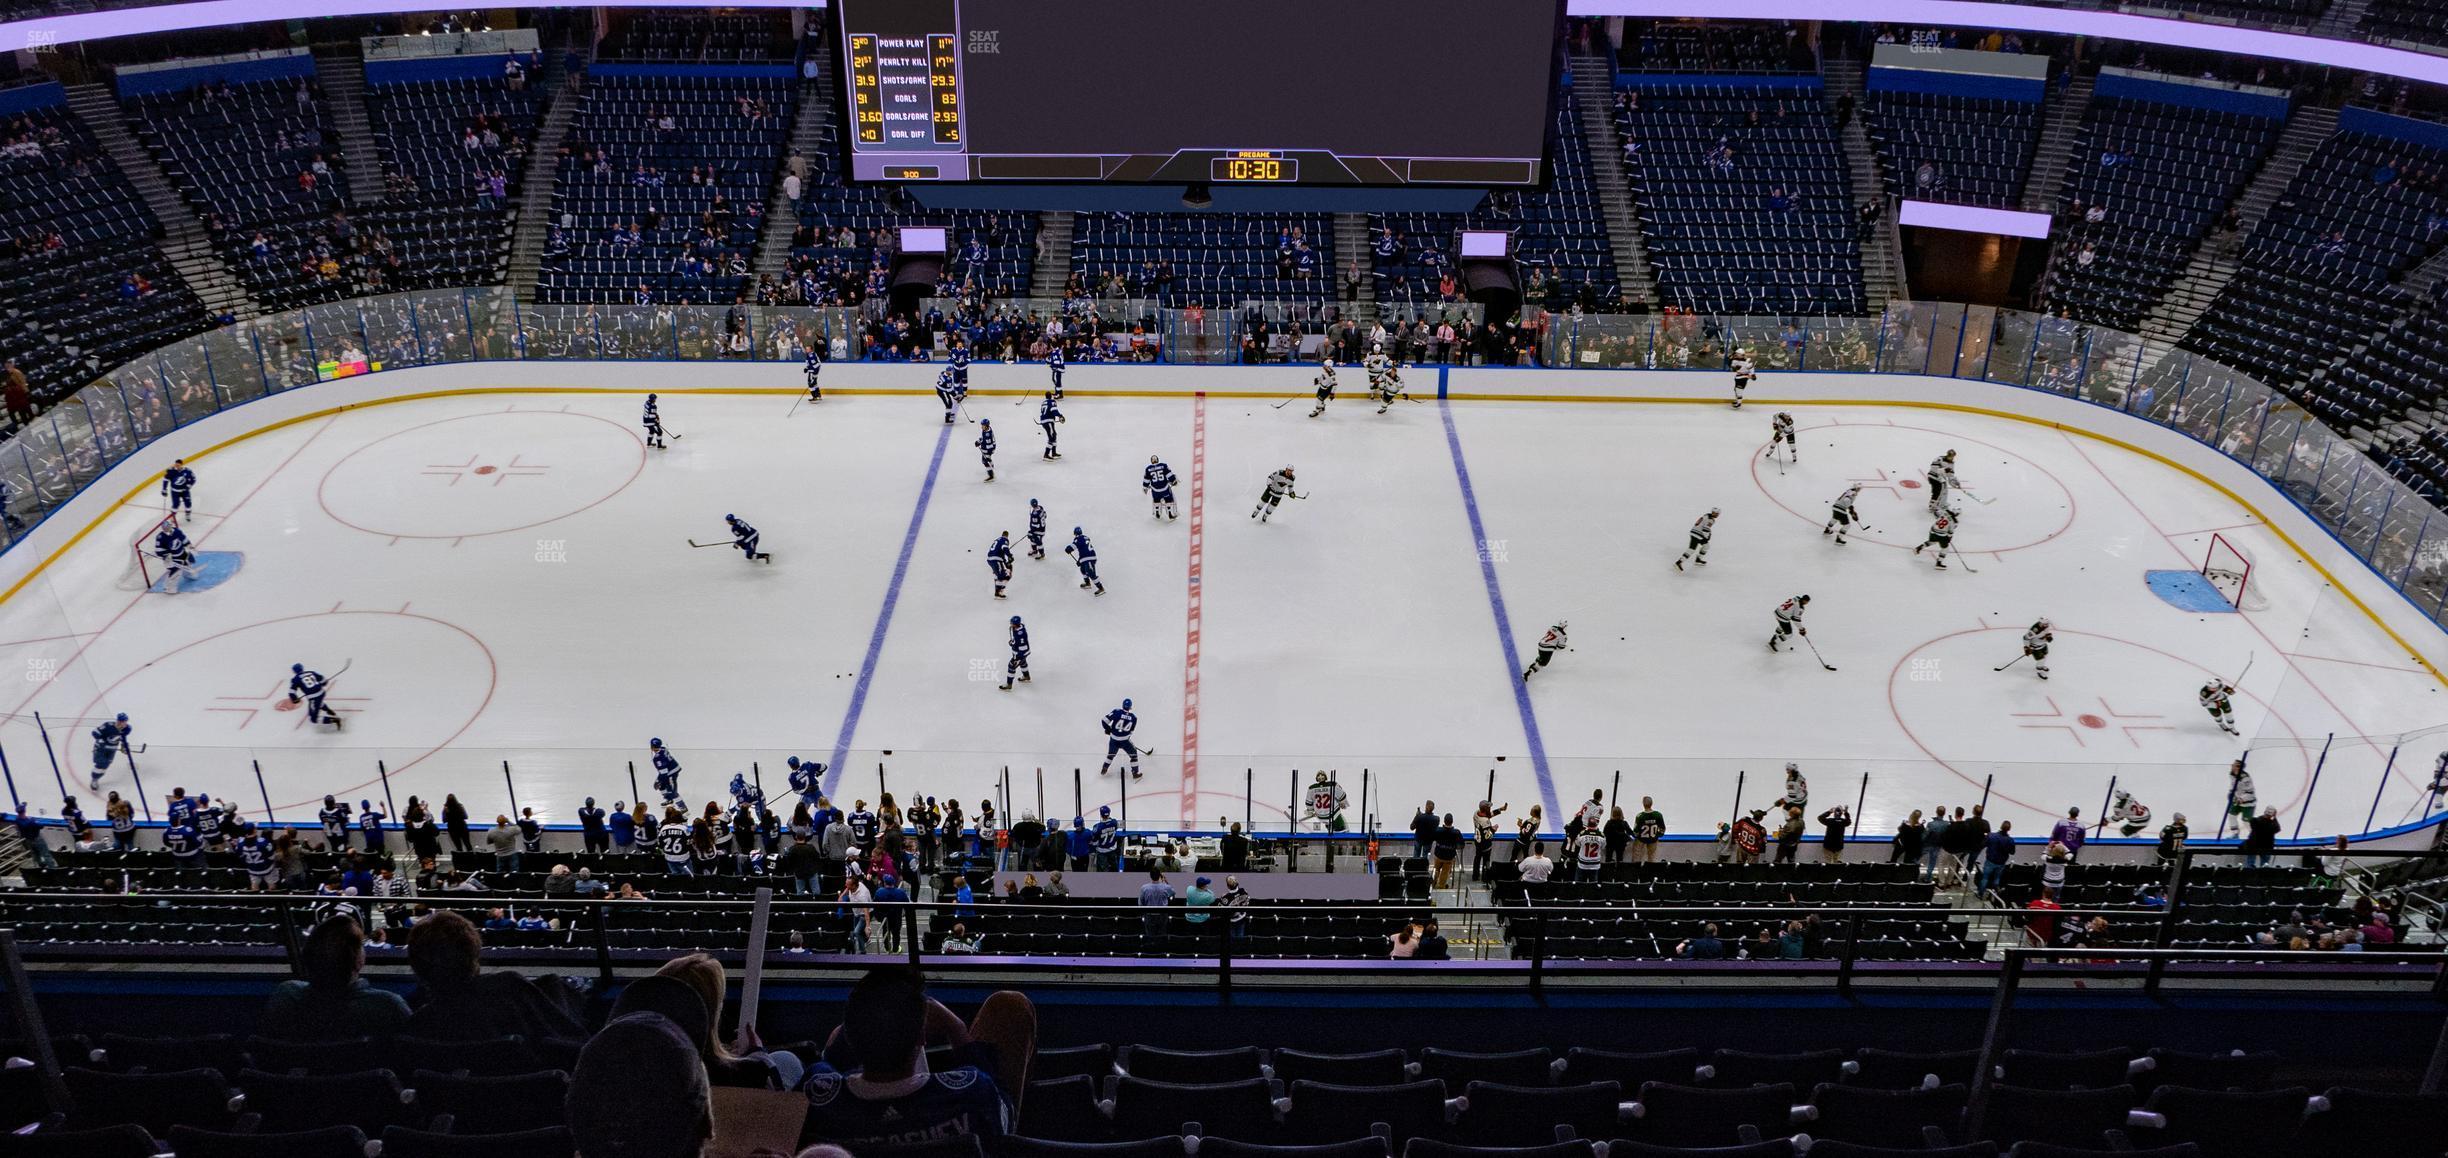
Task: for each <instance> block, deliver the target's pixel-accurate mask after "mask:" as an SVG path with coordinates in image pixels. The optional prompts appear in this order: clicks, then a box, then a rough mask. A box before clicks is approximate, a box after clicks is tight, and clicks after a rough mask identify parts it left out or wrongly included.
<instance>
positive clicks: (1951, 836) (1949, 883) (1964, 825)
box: [1930, 806, 1987, 889]
mask: <svg viewBox="0 0 2448 1158" xmlns="http://www.w3.org/2000/svg"><path fill="white" fill-rule="evenodd" d="M1930 827H1931V828H1932V829H1933V830H1935V829H1936V828H1937V827H1938V826H1937V825H1935V824H1933V825H1931V826H1930ZM1971 834H1972V826H1971V823H1970V821H1969V819H1968V818H1967V817H1966V816H1965V815H1964V810H1963V808H1962V807H1961V806H1958V807H1957V808H1956V809H1955V818H1954V819H1953V820H1950V821H1948V822H1947V825H1946V829H1945V831H1943V832H1935V833H1934V835H1935V836H1936V838H1937V841H1938V869H1937V872H1936V873H1934V874H1933V875H1932V876H1931V877H1930V879H1931V880H1932V881H1933V882H1935V883H1936V884H1937V885H1938V887H1939V888H1942V889H1951V888H1954V887H1955V885H1956V882H1957V881H1959V880H1961V879H1962V877H1963V873H1964V870H1965V868H1966V867H1968V864H1969V862H1967V861H1966V860H1965V859H1964V851H1965V849H1967V848H1970V847H1978V846H1977V845H1967V844H1965V843H1964V841H1965V838H1966V837H1968V836H1970V835H1971ZM1986 839H1987V838H1986V837H1985V836H1984V837H1982V838H1981V840H1982V841H1983V842H1984V843H1985V842H1986Z"/></svg>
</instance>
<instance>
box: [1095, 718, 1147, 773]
mask: <svg viewBox="0 0 2448 1158" xmlns="http://www.w3.org/2000/svg"><path fill="white" fill-rule="evenodd" d="M1138 730H1139V717H1138V716H1136V715H1133V714H1131V702H1130V701H1129V700H1124V701H1122V706H1121V707H1118V708H1115V709H1114V710H1112V711H1110V712H1107V713H1105V762H1104V763H1103V764H1101V765H1099V766H1098V767H1097V775H1099V776H1106V775H1111V774H1112V772H1113V758H1114V754H1115V753H1117V752H1128V753H1130V774H1131V779H1133V780H1137V779H1139V778H1140V776H1141V775H1142V774H1141V772H1140V771H1139V746H1138V745H1137V744H1133V743H1131V733H1133V732H1136V731H1138Z"/></svg>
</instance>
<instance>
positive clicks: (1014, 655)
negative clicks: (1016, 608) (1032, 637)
mask: <svg viewBox="0 0 2448 1158" xmlns="http://www.w3.org/2000/svg"><path fill="white" fill-rule="evenodd" d="M1028 657H1029V638H1028V625H1027V624H1025V623H1022V622H1020V617H1019V616H1017V615H1015V616H1012V617H1011V660H1010V661H1009V662H1007V663H1005V664H1004V665H1003V690H1004V691H1007V692H1008V691H1010V690H1012V679H1013V677H1015V676H1017V677H1018V678H1019V680H1020V682H1021V683H1027V682H1029V666H1028Z"/></svg>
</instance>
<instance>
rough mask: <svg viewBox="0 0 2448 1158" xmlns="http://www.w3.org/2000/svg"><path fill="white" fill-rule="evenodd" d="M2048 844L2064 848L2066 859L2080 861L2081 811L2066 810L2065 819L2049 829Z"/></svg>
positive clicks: (2081, 837)
mask: <svg viewBox="0 0 2448 1158" xmlns="http://www.w3.org/2000/svg"><path fill="white" fill-rule="evenodd" d="M2049 842H2050V843H2052V844H2062V845H2064V846H2065V850H2066V859H2067V860H2070V861H2073V860H2081V859H2082V846H2083V822H2082V809H2080V808H2069V809H2066V814H2065V819H2064V820H2060V821H2058V822H2057V823H2056V824H2055V825H2054V826H2052V827H2051V828H2050V829H2049Z"/></svg>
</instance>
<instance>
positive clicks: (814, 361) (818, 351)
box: [806, 345, 824, 402]
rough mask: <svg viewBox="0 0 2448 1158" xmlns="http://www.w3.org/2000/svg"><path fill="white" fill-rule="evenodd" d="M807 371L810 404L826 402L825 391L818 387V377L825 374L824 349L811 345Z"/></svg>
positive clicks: (808, 353)
mask: <svg viewBox="0 0 2448 1158" xmlns="http://www.w3.org/2000/svg"><path fill="white" fill-rule="evenodd" d="M806 369H807V386H808V399H807V400H808V401H810V402H822V401H824V390H823V389H821V388H820V387H818V386H817V385H816V376H817V375H819V374H822V373H824V349H823V348H822V347H820V346H813V345H811V346H809V347H808V348H807V366H806Z"/></svg>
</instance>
